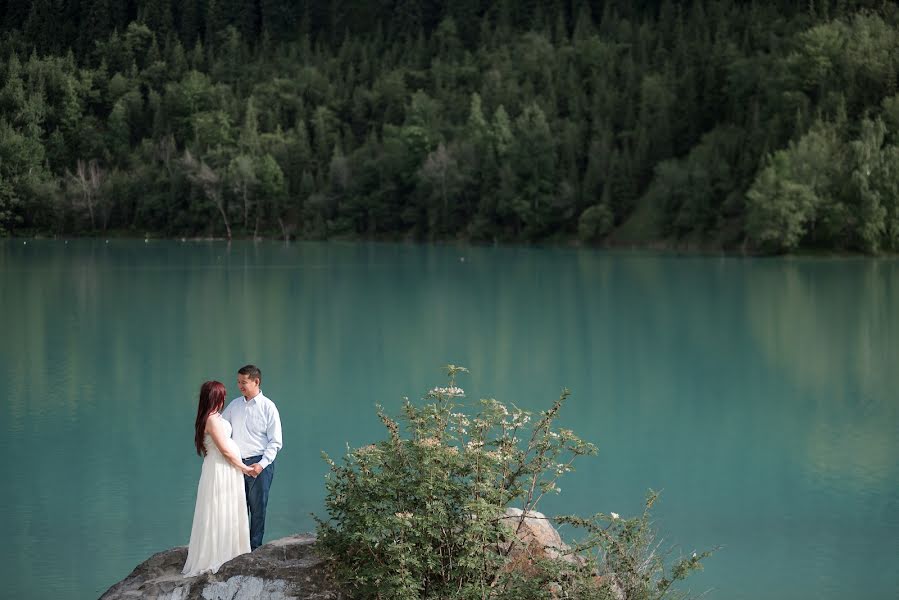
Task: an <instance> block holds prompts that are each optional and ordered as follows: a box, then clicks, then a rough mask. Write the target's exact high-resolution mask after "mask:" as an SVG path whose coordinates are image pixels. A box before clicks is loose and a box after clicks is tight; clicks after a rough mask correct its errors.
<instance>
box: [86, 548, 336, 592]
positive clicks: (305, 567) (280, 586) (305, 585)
mask: <svg viewBox="0 0 899 600" xmlns="http://www.w3.org/2000/svg"><path fill="white" fill-rule="evenodd" d="M314 544H315V536H313V535H303V534H300V535H294V536H290V537H286V538H282V539H280V540H275V541H273V542H269V543H268V544H265V545H264V546H260V547H259V548H257V549H256V550H255V551H254V552H251V553H249V554H241V555H240V556H238V557H236V558H234V559H233V560H230V561H228V562H226V563H225V564H224V565H222V567H221V568H220V569H219V571H218V573H214V574H213V573H204V574H203V575H198V576H197V577H184V576H183V575H181V569H182V567H184V561H186V560H187V546H180V547H178V548H172V549H171V550H166V551H165V552H160V553H158V554H154V555H153V556H151V557H150V558H148V559H147V560H145V561H144V562H142V563H141V564H139V565H138V566H137V567H136V568H135V569H134V571H132V572H131V574H130V575H128V577H126V578H125V579H124V580H122V581H120V582H119V583H117V584H115V585H114V586H112V587H111V588H109V590H107V591H106V593H105V594H103V595H102V596H101V597H100V600H126V599H127V600H134V599H135V598H142V599H145V600H194V599H197V600H199V599H203V600H250V599H254V600H256V599H259V600H340V599H342V598H343V596H342V595H341V594H339V593H338V592H336V591H335V590H334V586H333V585H330V584H329V583H328V579H327V576H326V574H325V569H324V563H323V561H322V559H321V558H319V557H318V556H317V555H316V554H315V552H314V548H313V547H314Z"/></svg>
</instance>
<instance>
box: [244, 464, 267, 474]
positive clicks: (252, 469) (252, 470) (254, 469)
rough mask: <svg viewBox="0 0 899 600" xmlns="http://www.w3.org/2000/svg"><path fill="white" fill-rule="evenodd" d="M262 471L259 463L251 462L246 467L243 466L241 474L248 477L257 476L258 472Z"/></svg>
mask: <svg viewBox="0 0 899 600" xmlns="http://www.w3.org/2000/svg"><path fill="white" fill-rule="evenodd" d="M260 473H262V465H260V464H259V463H256V464H252V465H250V466H248V467H244V469H243V474H244V475H247V476H249V477H254V478H255V477H258V476H259V474H260Z"/></svg>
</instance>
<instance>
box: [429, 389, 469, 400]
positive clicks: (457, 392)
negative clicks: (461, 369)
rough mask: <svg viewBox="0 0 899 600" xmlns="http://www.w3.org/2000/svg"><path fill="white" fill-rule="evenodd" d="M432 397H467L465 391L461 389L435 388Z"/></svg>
mask: <svg viewBox="0 0 899 600" xmlns="http://www.w3.org/2000/svg"><path fill="white" fill-rule="evenodd" d="M431 395H432V396H455V397H457V398H462V397H463V396H465V390H463V389H462V388H460V387H445V388H442V387H435V388H434V389H432V390H431Z"/></svg>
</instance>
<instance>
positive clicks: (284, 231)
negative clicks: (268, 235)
mask: <svg viewBox="0 0 899 600" xmlns="http://www.w3.org/2000/svg"><path fill="white" fill-rule="evenodd" d="M278 225H280V226H281V235H283V236H284V241H285V242H289V241H290V235H288V233H287V227H286V226H285V225H284V219H282V218H281V217H280V216H279V217H278Z"/></svg>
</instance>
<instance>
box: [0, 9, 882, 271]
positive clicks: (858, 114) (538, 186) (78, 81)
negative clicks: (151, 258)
mask: <svg viewBox="0 0 899 600" xmlns="http://www.w3.org/2000/svg"><path fill="white" fill-rule="evenodd" d="M897 78H899V10H897V7H896V5H895V4H894V3H893V2H885V1H880V0H878V1H869V2H853V1H850V0H802V1H799V0H797V1H789V2H788V1H762V0H757V1H751V2H745V1H737V0H692V1H688V2H677V1H674V0H665V1H663V2H650V1H642V2H641V1H631V0H617V1H607V2H601V1H597V0H595V1H592V2H588V1H585V0H521V1H517V2H516V1H512V0H499V1H496V2H485V1H482V0H453V1H440V0H424V1H421V2H415V1H410V0H329V1H327V2H325V1H323V0H312V1H305V2H303V1H293V0H255V1H238V0H177V1H174V0H126V1H122V0H34V1H28V2H25V1H23V0H7V1H5V2H4V1H0V235H4V234H5V235H45V236H46V235H50V236H52V235H99V234H103V233H108V232H112V233H114V234H120V235H131V236H145V235H149V236H179V237H180V236H204V237H205V236H216V237H229V238H230V237H232V236H233V237H280V238H286V239H293V238H299V239H320V238H329V237H373V238H403V239H421V240H430V239H468V240H490V241H493V240H498V241H542V240H549V241H560V240H574V239H579V240H581V241H582V242H584V243H601V244H611V245H615V244H652V245H668V246H689V247H700V248H711V247H716V248H718V247H720V248H730V249H741V250H746V251H752V252H787V251H792V250H796V249H817V248H823V249H836V250H845V251H861V252H868V253H877V252H884V251H897V250H899V93H897V92H899V89H897Z"/></svg>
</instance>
